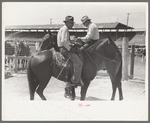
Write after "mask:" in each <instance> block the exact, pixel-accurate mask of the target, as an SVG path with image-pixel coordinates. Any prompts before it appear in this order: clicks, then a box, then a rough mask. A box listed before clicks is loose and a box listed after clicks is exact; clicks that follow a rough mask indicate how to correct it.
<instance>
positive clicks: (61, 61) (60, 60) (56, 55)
mask: <svg viewBox="0 0 150 123" xmlns="http://www.w3.org/2000/svg"><path fill="white" fill-rule="evenodd" d="M51 51H52V53H53V61H55V63H56V64H57V65H58V66H64V67H66V66H67V63H66V60H65V58H64V56H63V55H62V54H61V53H60V52H57V51H55V49H54V48H52V49H51Z"/></svg>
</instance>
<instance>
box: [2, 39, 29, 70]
mask: <svg viewBox="0 0 150 123" xmlns="http://www.w3.org/2000/svg"><path fill="white" fill-rule="evenodd" d="M14 43H15V44H14V55H6V54H5V68H6V67H8V68H9V69H13V70H14V71H15V72H16V73H17V71H18V70H22V69H26V68H27V64H28V60H29V59H30V57H31V56H28V57H26V56H18V55H17V50H18V49H17V40H16V39H14Z"/></svg>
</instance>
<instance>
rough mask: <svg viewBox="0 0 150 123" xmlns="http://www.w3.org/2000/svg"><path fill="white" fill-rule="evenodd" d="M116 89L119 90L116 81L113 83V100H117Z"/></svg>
mask: <svg viewBox="0 0 150 123" xmlns="http://www.w3.org/2000/svg"><path fill="white" fill-rule="evenodd" d="M116 89H117V87H116V84H115V82H114V81H112V90H113V92H112V96H111V100H115V94H116Z"/></svg>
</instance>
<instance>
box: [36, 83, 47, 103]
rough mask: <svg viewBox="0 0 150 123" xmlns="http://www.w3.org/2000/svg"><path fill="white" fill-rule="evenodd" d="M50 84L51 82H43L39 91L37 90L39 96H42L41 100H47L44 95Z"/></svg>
mask: <svg viewBox="0 0 150 123" xmlns="http://www.w3.org/2000/svg"><path fill="white" fill-rule="evenodd" d="M48 82H49V81H45V82H44V81H42V82H40V84H39V86H38V88H37V90H36V92H37V94H38V95H39V96H40V98H41V99H42V100H46V98H45V96H44V95H43V91H44V89H45V88H46V86H47V84H48Z"/></svg>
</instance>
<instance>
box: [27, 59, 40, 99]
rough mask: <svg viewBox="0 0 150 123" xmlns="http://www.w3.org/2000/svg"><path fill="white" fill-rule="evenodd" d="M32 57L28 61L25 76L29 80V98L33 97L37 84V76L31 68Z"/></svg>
mask: <svg viewBox="0 0 150 123" xmlns="http://www.w3.org/2000/svg"><path fill="white" fill-rule="evenodd" d="M32 58H33V57H31V58H30V59H29V61H28V67H27V77H28V82H29V92H30V100H33V99H34V93H35V89H36V87H37V86H38V82H37V78H36V76H35V74H34V72H33V70H32V68H31V60H32Z"/></svg>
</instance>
